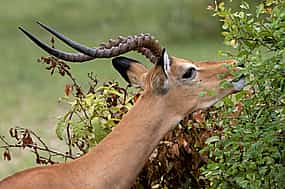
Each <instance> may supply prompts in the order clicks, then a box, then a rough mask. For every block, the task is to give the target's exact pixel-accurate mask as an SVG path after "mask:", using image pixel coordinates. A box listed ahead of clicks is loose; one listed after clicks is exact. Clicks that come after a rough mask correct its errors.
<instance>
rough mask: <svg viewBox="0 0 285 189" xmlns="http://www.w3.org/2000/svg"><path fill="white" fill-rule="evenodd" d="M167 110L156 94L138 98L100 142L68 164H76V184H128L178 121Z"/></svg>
mask: <svg viewBox="0 0 285 189" xmlns="http://www.w3.org/2000/svg"><path fill="white" fill-rule="evenodd" d="M166 112H167V109H166V108H165V105H164V104H163V103H162V101H161V100H160V98H159V97H158V98H151V97H150V98H148V97H144V96H143V97H141V98H140V100H139V101H138V102H137V103H136V104H135V106H134V107H133V108H132V109H131V110H130V111H129V112H128V113H127V114H126V115H125V116H124V117H123V119H122V120H121V122H120V123H119V124H118V125H117V126H116V127H115V128H114V129H113V131H112V132H111V133H110V134H109V135H108V136H107V137H106V138H105V139H104V140H103V141H102V142H101V143H100V144H98V145H97V146H96V147H95V148H94V149H93V150H91V151H90V152H89V153H88V154H87V155H85V156H83V157H82V158H80V159H78V160H75V161H74V162H72V163H71V164H77V165H73V166H71V167H74V168H75V170H73V171H77V172H78V174H76V175H78V176H79V177H80V178H78V179H80V180H81V181H80V182H79V183H85V186H87V185H88V186H90V188H92V187H94V186H96V189H101V188H128V187H130V186H131V185H132V184H133V183H134V181H135V178H136V176H137V175H138V174H139V171H140V170H141V169H142V167H143V166H144V163H145V162H146V160H147V158H148V157H149V156H150V154H151V152H152V151H153V149H154V148H155V146H156V145H157V144H158V143H159V141H160V140H161V139H162V138H163V136H164V135H165V134H166V133H167V132H168V131H169V130H171V129H172V128H173V127H174V126H175V125H176V124H177V122H178V121H179V120H180V118H179V117H177V116H176V117H175V116H172V115H167V113H166ZM79 172H80V173H79ZM86 182H87V183H86ZM77 183H78V182H77Z"/></svg>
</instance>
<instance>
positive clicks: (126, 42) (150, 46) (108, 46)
mask: <svg viewBox="0 0 285 189" xmlns="http://www.w3.org/2000/svg"><path fill="white" fill-rule="evenodd" d="M37 23H38V24H39V25H40V26H41V27H42V28H44V29H46V30H47V31H49V32H50V33H52V34H53V35H55V36H56V37H57V38H59V39H60V40H62V41H63V42H65V43H66V44H67V45H69V46H70V47H72V48H74V49H76V50H77V51H79V52H81V53H83V54H84V55H85V56H82V55H83V54H81V53H79V54H78V53H65V52H63V51H59V50H56V51H57V52H56V53H55V52H54V50H55V49H53V48H50V47H48V46H47V45H45V44H43V43H42V42H41V43H39V42H40V40H38V39H36V38H35V37H33V36H32V34H29V33H28V32H27V31H25V30H23V29H22V28H20V29H21V30H22V31H23V32H24V33H25V34H26V35H27V36H28V37H29V38H30V39H31V40H32V41H34V42H35V43H36V44H37V45H38V46H40V47H41V48H43V49H44V50H45V51H47V52H48V53H50V54H52V55H54V56H57V57H58V58H61V59H63V58H62V57H63V56H62V55H63V53H64V54H65V55H69V57H70V56H71V57H73V59H72V60H74V57H78V58H77V59H80V58H81V59H83V60H84V61H87V60H91V59H94V58H110V57H115V56H118V55H120V54H124V53H126V52H129V51H132V50H135V51H138V52H140V53H142V54H143V55H144V56H146V58H148V59H149V60H150V61H151V62H153V63H156V61H157V59H158V57H160V55H161V51H162V48H161V47H160V44H159V42H158V40H155V38H154V37H153V36H151V35H149V34H140V35H138V36H136V35H135V36H128V37H127V38H124V37H119V38H118V39H117V40H109V42H107V43H104V44H101V45H100V47H99V48H90V47H87V46H84V45H81V44H79V43H77V42H75V41H73V40H71V39H69V38H67V37H65V36H64V35H63V34H61V33H58V32H57V31H55V30H54V29H52V28H50V27H48V26H46V25H44V24H42V23H40V22H37ZM47 47H48V48H47ZM51 49H52V50H51ZM58 51H59V52H60V53H59V52H58ZM59 54H60V55H61V56H60V57H59V56H58V55H59ZM64 57H65V58H66V57H67V56H64ZM79 57H80V58H79ZM66 59H68V58H66ZM66 59H65V60H66ZM68 61H70V60H68Z"/></svg>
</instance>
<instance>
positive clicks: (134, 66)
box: [112, 57, 148, 88]
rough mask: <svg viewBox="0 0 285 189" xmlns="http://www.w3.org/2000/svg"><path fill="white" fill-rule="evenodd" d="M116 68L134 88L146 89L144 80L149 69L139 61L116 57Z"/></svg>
mask: <svg viewBox="0 0 285 189" xmlns="http://www.w3.org/2000/svg"><path fill="white" fill-rule="evenodd" d="M112 64H113V66H114V68H115V69H116V70H117V71H118V72H119V73H120V75H121V76H122V77H123V78H124V79H125V80H126V81H127V82H128V83H129V84H131V85H132V86H133V87H140V88H143V87H144V80H145V77H146V74H147V72H148V69H147V68H146V67H145V66H144V65H143V64H141V63H140V62H139V61H137V60H134V59H131V58H127V57H116V58H113V59H112Z"/></svg>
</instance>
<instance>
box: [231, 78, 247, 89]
mask: <svg viewBox="0 0 285 189" xmlns="http://www.w3.org/2000/svg"><path fill="white" fill-rule="evenodd" d="M231 83H232V85H233V87H234V89H235V90H236V91H240V90H242V89H243V88H244V87H245V77H244V75H243V74H242V75H241V76H240V77H239V78H238V79H234V80H232V81H231Z"/></svg>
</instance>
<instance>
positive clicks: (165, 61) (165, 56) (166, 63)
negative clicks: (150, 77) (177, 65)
mask: <svg viewBox="0 0 285 189" xmlns="http://www.w3.org/2000/svg"><path fill="white" fill-rule="evenodd" d="M163 69H164V71H165V74H166V75H167V76H168V73H169V72H170V60H169V57H168V54H167V51H166V50H165V51H164V54H163Z"/></svg>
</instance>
